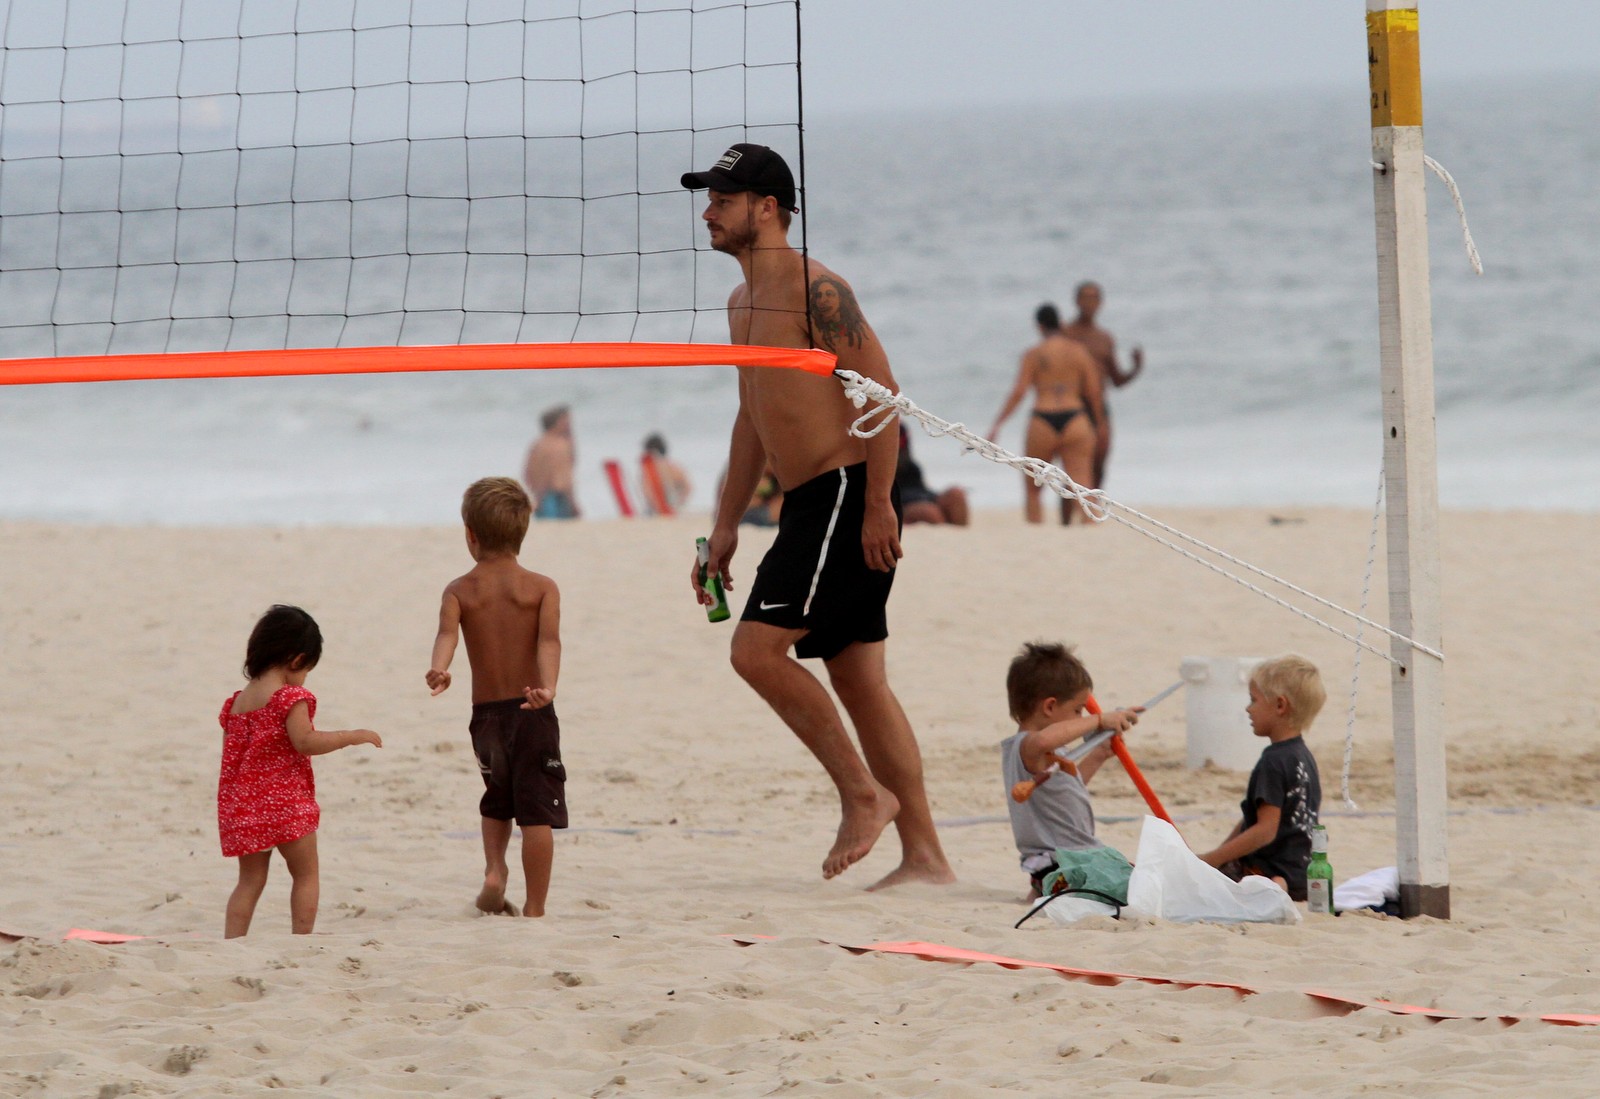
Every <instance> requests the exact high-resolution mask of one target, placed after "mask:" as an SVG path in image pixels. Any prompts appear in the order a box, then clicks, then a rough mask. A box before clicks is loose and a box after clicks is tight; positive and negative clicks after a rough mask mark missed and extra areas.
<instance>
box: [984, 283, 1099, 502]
mask: <svg viewBox="0 0 1600 1099" xmlns="http://www.w3.org/2000/svg"><path fill="white" fill-rule="evenodd" d="M1033 319H1034V322H1035V323H1036V324H1037V325H1038V326H1039V343H1038V344H1037V345H1036V346H1034V347H1030V348H1028V350H1027V351H1025V352H1023V355H1022V367H1021V369H1020V370H1018V371H1017V384H1016V385H1014V386H1012V387H1011V392H1010V393H1009V394H1008V395H1007V396H1006V400H1005V404H1003V405H1001V406H1000V414H999V415H998V416H996V417H995V419H994V426H993V427H991V428H990V429H989V440H990V441H991V442H993V441H994V439H995V437H996V436H997V435H999V434H1000V427H1001V425H1002V424H1004V423H1005V422H1006V419H1007V418H1008V417H1010V415H1011V413H1012V411H1013V410H1015V409H1016V407H1017V405H1018V404H1019V403H1020V402H1021V400H1022V398H1023V395H1024V394H1025V393H1027V392H1028V390H1029V389H1032V390H1033V391H1034V404H1033V413H1032V415H1030V416H1029V417H1028V429H1027V434H1026V435H1025V436H1024V440H1023V450H1024V453H1026V454H1027V455H1028V457H1030V458H1039V459H1042V460H1044V461H1046V462H1055V463H1057V464H1058V465H1060V466H1061V468H1062V469H1064V470H1066V472H1067V476H1068V477H1071V478H1072V479H1073V480H1074V481H1076V482H1077V483H1078V484H1080V485H1083V486H1085V487H1086V488H1092V487H1094V483H1093V481H1092V480H1091V478H1093V476H1094V444H1095V429H1094V424H1096V423H1099V422H1100V421H1101V419H1102V418H1103V417H1104V416H1105V400H1104V397H1103V396H1102V390H1101V385H1100V368H1099V367H1098V366H1097V365H1096V364H1095V361H1094V359H1093V358H1091V357H1090V355H1089V352H1088V351H1087V350H1085V349H1084V346H1083V344H1081V343H1079V342H1078V341H1077V340H1074V339H1069V338H1068V337H1067V335H1066V334H1065V333H1064V332H1063V331H1062V330H1061V315H1060V314H1059V313H1057V312H1056V307H1055V306H1053V305H1041V306H1040V307H1039V309H1038V311H1037V312H1035V313H1034V315H1033ZM1022 483H1023V488H1024V491H1025V492H1026V493H1027V496H1026V506H1025V508H1024V514H1026V516H1027V518H1028V522H1030V523H1042V522H1044V507H1043V505H1042V504H1041V503H1040V500H1039V493H1040V492H1041V491H1042V490H1041V488H1040V486H1038V485H1036V484H1034V483H1033V478H1031V477H1028V476H1026V475H1024V476H1023V479H1022ZM1081 510H1082V507H1081V505H1079V504H1078V502H1077V501H1076V500H1062V501H1061V521H1062V522H1063V523H1070V522H1071V521H1072V514H1073V512H1075V511H1081Z"/></svg>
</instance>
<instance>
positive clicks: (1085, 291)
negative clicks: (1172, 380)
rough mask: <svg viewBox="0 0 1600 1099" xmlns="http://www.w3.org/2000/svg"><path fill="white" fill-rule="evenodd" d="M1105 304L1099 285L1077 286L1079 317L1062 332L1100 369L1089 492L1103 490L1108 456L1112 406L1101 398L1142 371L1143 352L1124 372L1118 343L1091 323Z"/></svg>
mask: <svg viewBox="0 0 1600 1099" xmlns="http://www.w3.org/2000/svg"><path fill="white" fill-rule="evenodd" d="M1104 300H1105V294H1104V292H1103V291H1102V290H1101V289H1100V284H1099V283H1098V282H1080V283H1079V284H1078V291H1077V306H1078V315H1077V317H1076V318H1075V319H1074V320H1073V321H1072V323H1071V324H1069V325H1066V326H1064V327H1063V328H1062V329H1061V331H1062V333H1063V334H1065V335H1067V336H1070V337H1072V338H1073V339H1075V340H1077V341H1078V342H1079V343H1081V344H1083V346H1084V347H1086V348H1088V349H1089V356H1090V357H1091V358H1092V359H1094V361H1095V362H1096V363H1097V364H1099V366H1100V379H1101V382H1102V383H1103V384H1102V386H1101V393H1102V396H1101V399H1100V404H1101V407H1102V409H1103V410H1104V411H1103V414H1102V415H1101V417H1100V423H1098V424H1096V425H1095V428H1096V430H1097V431H1098V432H1099V438H1098V439H1097V440H1096V442H1095V449H1094V483H1093V484H1092V485H1090V487H1091V488H1103V487H1105V482H1106V459H1107V458H1108V457H1109V456H1110V454H1111V402H1109V401H1107V400H1106V399H1105V396H1104V394H1106V393H1109V392H1110V391H1111V390H1112V389H1121V388H1122V387H1123V386H1125V385H1127V384H1128V383H1129V382H1131V381H1133V379H1135V378H1137V377H1138V376H1139V372H1140V371H1142V370H1143V369H1144V348H1142V347H1138V346H1135V347H1134V349H1133V355H1132V358H1133V369H1132V370H1128V371H1124V370H1123V369H1122V368H1121V367H1120V366H1118V365H1117V341H1116V340H1114V339H1112V337H1111V333H1110V332H1107V331H1106V330H1105V329H1104V328H1101V327H1100V326H1099V325H1097V324H1095V323H1094V318H1095V315H1096V314H1098V313H1099V312H1100V306H1101V304H1102V302H1103V301H1104Z"/></svg>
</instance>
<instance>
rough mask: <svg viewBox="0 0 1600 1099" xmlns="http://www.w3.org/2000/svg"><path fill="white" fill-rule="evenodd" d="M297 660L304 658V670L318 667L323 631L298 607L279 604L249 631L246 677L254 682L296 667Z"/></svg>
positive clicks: (246, 650) (245, 659)
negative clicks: (274, 672) (294, 665)
mask: <svg viewBox="0 0 1600 1099" xmlns="http://www.w3.org/2000/svg"><path fill="white" fill-rule="evenodd" d="M296 657H303V658H304V661H305V662H304V664H303V665H302V666H303V667H306V668H314V667H316V666H317V661H319V660H321V659H322V631H321V630H319V629H317V622H316V619H314V618H312V617H311V616H310V615H309V614H307V613H306V612H305V611H303V610H301V609H300V608H299V607H290V606H285V605H284V604H282V603H278V604H276V605H274V606H273V607H272V608H271V609H270V610H268V611H267V613H266V614H264V615H262V616H261V621H259V622H257V623H256V628H255V629H253V630H251V631H250V640H249V641H248V642H246V644H245V647H244V674H245V675H246V676H248V677H249V678H251V679H255V678H256V677H258V676H261V675H265V674H266V673H267V672H268V671H270V670H271V669H273V668H279V667H283V666H285V665H288V664H291V663H293V662H294V659H295V658H296Z"/></svg>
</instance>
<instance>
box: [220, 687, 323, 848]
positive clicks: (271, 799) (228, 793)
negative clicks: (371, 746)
mask: <svg viewBox="0 0 1600 1099" xmlns="http://www.w3.org/2000/svg"><path fill="white" fill-rule="evenodd" d="M238 697H239V692H237V691H235V692H234V693H233V694H232V695H231V696H230V697H229V698H228V701H226V702H224V703H223V704H222V712H221V713H220V714H218V715H217V720H218V721H220V722H221V723H222V775H221V777H220V778H219V779H218V780H217V832H218V833H219V834H220V836H221V838H222V853H223V855H225V856H227V857H228V858H233V857H234V856H237V855H248V854H250V853H252V852H255V851H267V850H270V849H272V848H274V847H276V846H278V844H280V843H288V842H290V841H291V840H297V839H299V838H300V837H301V836H309V835H310V834H311V833H312V832H315V831H316V830H317V824H318V823H319V822H320V821H321V819H322V810H321V809H319V808H318V807H317V783H316V778H315V777H314V776H313V775H312V773H311V759H310V757H309V756H303V755H301V754H300V753H299V752H297V751H295V747H294V744H293V743H292V742H291V741H290V740H289V727H288V720H289V710H290V708H291V707H293V706H294V704H295V703H296V702H301V701H303V702H305V704H306V708H307V709H308V710H309V711H310V715H309V716H311V717H312V718H315V717H316V716H317V699H316V696H315V695H313V694H312V693H311V692H310V691H308V690H306V689H305V688H304V687H288V686H285V687H279V688H278V689H277V691H276V692H274V693H273V696H272V697H271V698H270V699H268V700H267V704H266V705H265V706H262V707H261V708H260V709H259V710H250V711H248V712H246V713H242V714H236V713H232V712H231V711H232V710H233V700H234V699H236V698H238Z"/></svg>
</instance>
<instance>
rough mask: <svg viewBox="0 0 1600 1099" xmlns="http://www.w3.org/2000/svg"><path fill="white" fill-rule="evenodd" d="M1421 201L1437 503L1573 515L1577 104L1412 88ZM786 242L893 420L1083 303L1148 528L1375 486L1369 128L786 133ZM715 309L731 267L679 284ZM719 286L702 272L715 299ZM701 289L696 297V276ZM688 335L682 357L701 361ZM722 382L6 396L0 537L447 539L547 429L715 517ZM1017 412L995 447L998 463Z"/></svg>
mask: <svg viewBox="0 0 1600 1099" xmlns="http://www.w3.org/2000/svg"><path fill="white" fill-rule="evenodd" d="M1427 95H1428V100H1427V110H1428V124H1427V132H1426V133H1427V147H1428V152H1429V154H1430V155H1432V156H1433V157H1434V158H1435V159H1437V160H1438V161H1440V162H1441V163H1442V164H1443V165H1444V166H1445V167H1446V168H1448V169H1449V170H1450V172H1451V173H1452V174H1453V175H1454V176H1455V178H1456V180H1457V182H1458V184H1459V185H1460V187H1461V190H1462V193H1463V196H1464V199H1465V202H1466V209H1467V215H1468V218H1469V220H1470V224H1471V227H1472V232H1473V235H1474V237H1475V238H1476V240H1477V243H1478V247H1479V250H1480V251H1481V253H1482V256H1483V262H1484V266H1485V274H1484V275H1483V276H1482V277H1479V276H1476V275H1474V274H1473V273H1472V271H1471V269H1470V267H1469V266H1468V263H1467V259H1466V256H1465V252H1464V248H1463V246H1462V243H1461V232H1460V228H1459V226H1458V224H1457V220H1456V215H1455V211H1454V208H1453V206H1452V205H1451V203H1450V199H1449V196H1448V193H1447V192H1446V190H1445V189H1444V187H1443V185H1442V184H1438V183H1437V181H1434V182H1431V183H1430V187H1429V193H1428V204H1429V221H1430V236H1431V250H1432V269H1433V275H1432V291H1433V320H1434V359H1435V375H1436V387H1437V409H1438V443H1439V479H1440V497H1441V500H1442V502H1443V504H1444V505H1445V506H1447V507H1458V508H1535V509H1571V510H1582V511H1594V510H1597V509H1600V264H1596V262H1595V257H1596V256H1597V255H1600V78H1597V77H1595V76H1592V75H1576V76H1570V77H1560V78H1556V77H1552V78H1541V79H1538V80H1533V79H1524V80H1501V81H1498V82H1495V83H1487V82H1486V83H1482V84H1475V85H1455V84H1439V85H1436V86H1430V87H1429V88H1428V90H1427ZM806 156H807V182H808V187H809V193H810V196H811V198H810V208H809V209H808V211H807V218H808V222H807V234H808V238H809V244H810V247H811V249H812V252H813V254H815V255H816V256H817V257H818V258H820V259H822V260H823V261H825V262H827V263H828V264H829V265H831V266H833V267H834V268H836V269H837V270H839V271H840V272H841V273H843V274H844V275H845V276H846V277H847V278H849V279H850V280H851V282H852V283H853V285H854V287H855V290H856V293H857V296H858V298H859V299H860V301H861V304H862V306H863V308H864V310H865V311H866V314H867V316H868V318H869V319H870V320H871V321H872V323H873V325H874V326H875V328H876V329H877V331H878V334H879V336H880V338H881V339H882V340H883V342H884V344H885V345H886V347H887V348H888V351H889V353H890V358H891V361H892V363H893V365H894V369H895V372H896V375H897V377H898V380H899V382H900V384H901V387H902V389H903V390H904V392H905V393H906V394H907V395H909V396H910V397H911V398H912V399H913V400H915V401H917V402H918V403H919V404H921V405H923V406H924V407H926V408H928V409H929V410H931V411H933V412H935V413H937V414H938V415H940V416H943V417H945V418H947V419H952V420H958V421H962V422H965V423H967V424H969V425H972V426H974V427H975V428H977V429H979V430H983V429H986V428H987V426H988V425H989V423H990V422H991V420H992V419H993V417H994V414H995V411H996V410H997V408H998V406H999V404H1000V401H1001V400H1002V398H1003V397H1004V396H1005V394H1006V392H1007V390H1008V388H1009V386H1010V384H1011V383H1012V381H1013V379H1014V377H1015V371H1016V367H1017V362H1018V358H1019V356H1020V354H1021V352H1022V351H1023V350H1024V348H1025V347H1026V346H1027V345H1028V344H1029V342H1030V341H1031V340H1032V339H1033V337H1034V332H1033V329H1032V324H1031V318H1032V314H1033V310H1034V309H1035V308H1036V307H1037V306H1038V305H1039V304H1040V303H1041V302H1044V301H1054V302H1057V303H1058V304H1059V305H1060V306H1061V307H1062V309H1063V312H1064V313H1070V301H1071V297H1072V291H1073V287H1074V285H1075V284H1076V283H1077V282H1078V281H1079V280H1081V279H1086V278H1092V279H1095V280H1096V281H1099V282H1100V283H1101V284H1102V285H1103V286H1104V287H1105V292H1106V305H1105V308H1104V310H1103V312H1102V314H1101V318H1100V320H1101V323H1103V324H1104V325H1105V326H1106V327H1108V328H1109V329H1110V330H1112V331H1113V332H1114V333H1115V334H1116V336H1117V337H1118V340H1119V344H1120V346H1121V348H1122V350H1123V354H1124V357H1126V353H1127V350H1128V349H1129V348H1130V347H1131V346H1132V345H1134V344H1138V345H1141V346H1142V347H1143V348H1144V351H1145V355H1146V368H1145V372H1144V374H1143V376H1142V377H1140V378H1139V379H1138V380H1137V381H1136V382H1135V383H1133V384H1132V385H1131V386H1128V387H1127V388H1124V389H1122V390H1118V391H1116V392H1115V393H1114V394H1113V395H1112V397H1111V404H1112V408H1113V412H1114V422H1115V429H1116V438H1115V449H1114V451H1113V454H1112V459H1111V466H1110V473H1109V479H1108V483H1107V485H1106V488H1107V489H1108V491H1109V492H1110V493H1111V494H1112V495H1113V496H1115V497H1116V498H1118V499H1120V500H1123V501H1126V502H1127V503H1130V504H1132V505H1134V506H1137V507H1141V508H1157V509H1159V508H1160V507H1161V506H1163V505H1238V504H1248V505H1269V506H1279V505H1285V506H1292V505H1295V504H1304V505H1312V504H1335V505H1349V506H1358V507H1363V508H1365V507H1370V506H1372V503H1373V500H1374V497H1375V494H1376V491H1377V486H1378V481H1379V475H1380V463H1381V455H1382V446H1381V439H1380V425H1379V386H1378V338H1377V304H1376V288H1375V260H1374V246H1373V216H1372V184H1371V168H1370V164H1369V160H1370V156H1369V130H1368V119H1367V114H1366V106H1365V103H1364V102H1363V100H1362V99H1361V97H1359V96H1357V97H1354V98H1352V97H1350V96H1348V95H1343V96H1341V95H1340V94H1337V93H1334V92H1313V91H1298V92H1291V93H1285V94H1283V95H1281V96H1278V97H1276V98H1275V99H1273V100H1272V101H1270V102H1268V103H1265V104H1263V103H1260V102H1256V101H1255V100H1253V99H1248V98H1236V97H1230V96H1224V95H1219V96H1213V97H1206V98H1196V99H1188V100H1168V99H1140V100H1124V101H1116V102H1105V103H1077V104H1072V105H1054V106H1051V105H1040V106H1038V107H1036V108H1030V109H1005V110H987V111H985V110H979V109H974V110H972V111H970V112H967V113H959V114H948V113H942V114H926V115H916V114H902V115H892V116H887V115H886V116H874V115H859V116H854V117H848V118H824V119H813V120H809V121H808V128H807V148H806ZM696 266H697V268H698V270H699V272H700V274H699V275H698V276H697V278H698V279H699V280H707V285H705V286H701V287H697V288H696V290H695V294H696V298H697V300H701V299H703V297H704V296H705V295H709V297H710V298H711V299H713V300H720V299H722V298H723V297H724V296H725V294H726V292H727V290H729V289H731V287H732V286H733V284H734V282H735V281H736V279H737V267H736V266H735V265H734V263H733V262H732V261H731V260H727V259H726V258H725V257H721V256H715V255H707V256H703V257H700V262H699V263H698V264H697V265H696ZM719 272H720V274H719ZM719 278H720V279H721V280H722V281H721V282H720V284H719V283H718V282H717V280H718V279H719ZM719 325H720V321H719V319H718V318H717V317H716V316H715V315H714V314H706V315H704V316H702V318H701V319H700V321H699V322H697V325H696V333H697V338H700V339H707V338H714V333H715V332H716V331H717V328H718V326H719ZM735 401H736V396H735V383H734V375H733V372H732V371H731V370H727V369H722V368H698V369H687V370H673V371H623V370H587V371H530V372H492V373H477V374H445V375H397V376H366V377H327V378H297V379H250V380H226V381H224V380H217V381H183V382H176V381H175V382H137V383H117V384H100V385H56V386H30V387H0V469H3V470H4V471H5V476H4V479H3V481H0V517H6V518H31V519H51V520H72V521H88V522H115V523H128V522H131V523H146V522H150V523H163V524H205V523H271V524H303V523H313V524H315V523H379V524H381V523H434V522H437V523H448V522H451V521H453V517H454V515H455V514H456V508H457V505H458V500H459V497H460V492H461V489H462V488H463V487H464V486H465V485H466V484H467V483H468V482H470V481H471V480H473V479H474V478H477V477H479V476H483V475H486V474H492V473H508V474H515V473H517V472H518V471H519V470H520V468H521V463H522V459H523V454H524V452H525V450H526V447H527V445H528V443H529V442H530V440H531V439H532V438H533V437H534V436H535V435H536V434H537V428H538V416H539V412H540V410H541V409H543V408H544V407H546V406H548V405H551V404H555V403H566V404H569V405H571V406H572V408H573V412H574V420H575V425H576V431H577V437H578V454H579V463H580V467H579V485H578V493H579V499H580V503H581V504H582V505H583V507H584V509H585V512H586V514H587V515H589V516H594V517H609V516H614V515H615V514H616V507H615V504H614V503H613V501H612V497H611V493H610V491H609V489H608V487H607V486H606V483H605V480H604V477H603V474H602V472H601V463H602V461H603V460H605V459H608V458H616V459H619V460H622V461H623V462H624V464H625V466H626V467H628V468H630V469H631V468H632V467H633V466H634V464H635V458H636V456H637V455H638V453H639V442H640V440H641V439H642V438H643V437H644V436H645V435H647V434H649V433H651V432H654V431H661V432H664V433H665V434H666V436H667V439H668V441H669V444H670V446H671V452H672V456H673V457H675V458H677V459H679V460H680V461H682V462H683V463H684V464H685V465H686V466H687V467H688V469H689V471H690V473H691V475H692V476H693V478H694V480H695V482H696V486H697V489H696V492H695V494H694V497H693V498H692V499H691V502H690V509H691V510H696V509H700V510H705V509H709V507H710V505H711V496H710V493H711V491H712V488H713V486H714V484H715V482H716V480H717V478H718V476H719V474H720V471H721V467H722V463H723V458H724V455H725V449H726V445H727V433H728V428H729V425H730V423H731V420H732V417H733V413H734V409H735ZM1025 407H1026V406H1024V409H1022V410H1019V412H1018V413H1017V414H1016V415H1015V416H1014V417H1013V419H1012V421H1011V423H1010V424H1009V425H1008V426H1007V429H1006V433H1005V435H1004V436H1003V437H1002V440H1001V441H1002V442H1003V443H1005V444H1006V445H1008V446H1011V447H1013V448H1014V449H1015V448H1019V447H1020V442H1021V432H1022V417H1023V416H1024V415H1025ZM914 451H915V453H916V456H917V458H918V459H919V460H920V461H921V463H922V464H923V466H924V468H925V471H926V473H927V476H928V480H929V482H930V483H931V484H934V485H935V486H942V485H944V484H949V483H960V484H963V485H965V486H967V488H968V490H969V492H970V493H971V494H972V496H973V498H974V501H975V503H976V504H977V506H979V507H1011V506H1017V505H1018V504H1020V499H1021V487H1020V477H1019V475H1017V474H1015V473H1013V472H1012V471H1010V470H1008V469H1004V468H1001V467H997V466H993V465H990V464H988V463H984V462H982V461H981V460H980V459H977V458H976V457H973V456H970V455H963V454H962V453H961V452H960V450H959V448H958V447H957V446H956V445H955V444H953V443H951V442H949V441H948V440H941V439H930V438H926V437H921V436H918V437H916V439H915V441H914Z"/></svg>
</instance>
